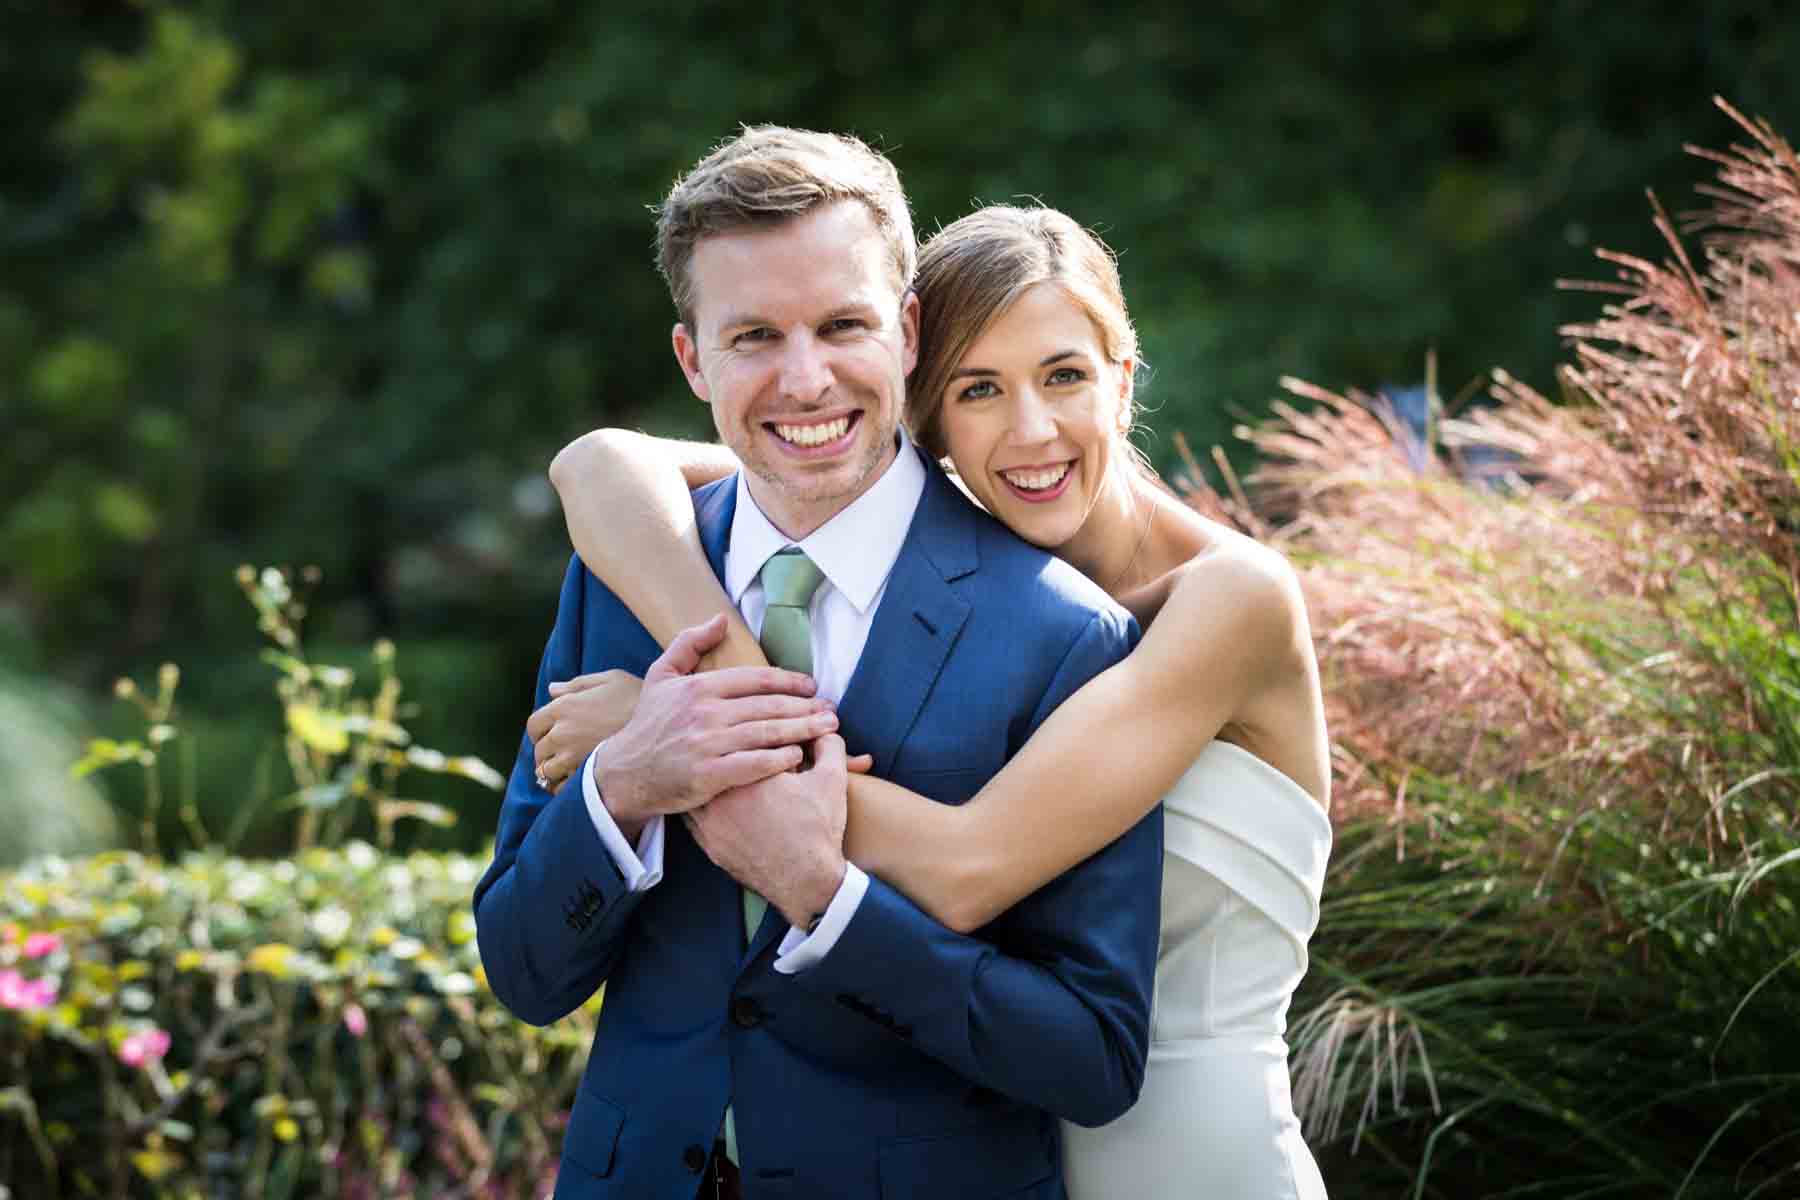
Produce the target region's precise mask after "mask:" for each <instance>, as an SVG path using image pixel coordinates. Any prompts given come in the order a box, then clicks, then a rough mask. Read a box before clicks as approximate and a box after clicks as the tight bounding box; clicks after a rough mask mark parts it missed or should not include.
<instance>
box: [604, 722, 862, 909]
mask: <svg viewBox="0 0 1800 1200" xmlns="http://www.w3.org/2000/svg"><path fill="white" fill-rule="evenodd" d="M599 753H600V752H599V750H598V749H596V750H595V751H594V753H593V754H590V755H588V757H587V761H586V762H585V763H583V764H582V765H581V798H582V799H583V800H586V801H587V810H588V818H589V819H590V820H592V821H593V822H594V832H596V833H598V834H599V835H600V844H601V845H603V846H605V847H606V853H607V854H608V855H609V856H611V858H612V860H613V865H614V866H616V867H618V868H619V874H621V875H623V876H624V877H625V890H626V891H628V892H643V891H648V890H649V889H650V888H652V887H655V886H656V885H657V884H658V883H661V882H662V876H663V819H662V816H661V815H660V814H659V815H657V816H654V817H651V818H650V819H649V820H648V821H646V822H644V830H643V832H642V833H640V834H638V841H637V846H636V847H633V846H632V845H631V843H630V842H628V841H626V840H625V834H624V833H623V832H621V831H620V829H619V823H618V822H617V821H615V820H613V816H612V814H611V813H609V812H607V811H606V803H605V801H603V800H601V799H600V786H599V785H598V784H596V783H595V782H594V759H595V758H597V757H598V756H599ZM864 886H867V880H865V881H864Z"/></svg>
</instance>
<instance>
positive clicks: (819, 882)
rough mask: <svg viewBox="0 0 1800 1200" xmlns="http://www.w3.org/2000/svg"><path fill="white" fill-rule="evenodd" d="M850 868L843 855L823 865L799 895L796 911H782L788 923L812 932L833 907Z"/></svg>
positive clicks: (810, 877)
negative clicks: (832, 904) (832, 903)
mask: <svg viewBox="0 0 1800 1200" xmlns="http://www.w3.org/2000/svg"><path fill="white" fill-rule="evenodd" d="M848 870H849V865H848V864H847V863H846V862H845V860H844V859H843V857H842V856H841V855H840V856H839V857H838V858H836V859H835V860H833V861H832V862H830V863H826V864H823V865H821V867H820V869H819V870H818V871H817V872H814V873H813V874H811V875H810V876H809V877H808V882H807V885H806V887H805V889H804V890H803V891H801V892H800V894H799V895H798V896H797V901H798V904H797V906H796V908H795V909H794V911H792V912H784V913H782V916H784V917H786V918H787V922H788V924H789V925H791V926H793V927H794V928H795V929H804V930H805V931H806V932H808V933H811V932H812V931H813V929H814V928H815V927H816V926H817V925H818V923H819V920H820V918H822V917H823V916H824V915H825V910H826V909H827V908H830V907H831V902H832V900H833V899H834V898H836V896H837V894H838V889H839V888H841V887H843V886H844V875H845V873H846V872H847V871H848Z"/></svg>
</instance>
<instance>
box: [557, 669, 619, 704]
mask: <svg viewBox="0 0 1800 1200" xmlns="http://www.w3.org/2000/svg"><path fill="white" fill-rule="evenodd" d="M611 674H613V672H611V671H592V672H589V673H588V674H586V675H577V676H576V677H575V678H573V679H553V680H551V681H550V695H551V697H552V698H554V697H557V696H567V695H569V694H570V693H571V692H585V691H587V690H588V689H589V688H594V687H599V686H600V685H601V684H602V683H605V682H606V677H607V676H608V675H611Z"/></svg>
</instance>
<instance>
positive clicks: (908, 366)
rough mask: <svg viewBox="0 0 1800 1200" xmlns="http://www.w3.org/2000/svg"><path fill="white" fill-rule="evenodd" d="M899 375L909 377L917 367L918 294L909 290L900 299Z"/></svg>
mask: <svg viewBox="0 0 1800 1200" xmlns="http://www.w3.org/2000/svg"><path fill="white" fill-rule="evenodd" d="M900 338H901V346H902V351H901V362H902V363H903V364H904V365H905V367H904V370H902V371H901V374H902V375H904V376H908V377H910V376H911V375H912V373H913V368H914V367H916V366H918V365H919V293H917V292H915V291H913V290H912V289H911V288H907V289H906V295H904V296H902V297H901V298H900Z"/></svg>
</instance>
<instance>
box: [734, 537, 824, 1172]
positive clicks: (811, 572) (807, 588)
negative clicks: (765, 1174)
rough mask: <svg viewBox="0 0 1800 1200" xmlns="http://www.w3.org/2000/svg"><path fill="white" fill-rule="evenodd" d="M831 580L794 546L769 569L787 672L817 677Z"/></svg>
mask: <svg viewBox="0 0 1800 1200" xmlns="http://www.w3.org/2000/svg"><path fill="white" fill-rule="evenodd" d="M824 581H825V573H824V572H823V571H821V570H819V568H818V566H817V565H815V564H814V563H813V560H812V559H810V558H808V557H806V554H805V552H804V551H802V550H801V549H800V547H798V546H789V547H788V548H787V549H785V550H782V551H780V552H778V553H776V554H774V555H771V556H770V558H769V561H768V562H766V563H764V564H763V569H762V585H763V597H764V599H765V600H766V601H767V602H768V608H767V610H766V611H765V612H764V613H763V627H762V648H763V653H764V654H766V655H768V658H769V664H770V665H771V666H776V667H780V668H782V669H783V670H785V671H799V672H800V673H801V674H803V675H811V674H812V614H811V612H810V611H809V610H810V609H811V607H812V598H813V593H814V592H816V591H818V590H819V585H820V584H821V583H823V582H824ZM739 890H740V891H741V892H742V893H743V898H744V939H745V941H746V942H748V941H749V939H751V938H753V937H755V936H756V927H757V926H758V925H761V924H762V919H763V913H765V912H766V911H768V908H769V902H768V901H767V900H765V899H763V898H762V897H761V896H760V895H758V894H757V893H755V892H753V891H751V890H750V889H749V888H741V889H739ZM725 1157H727V1158H729V1159H730V1160H731V1161H732V1162H733V1163H736V1162H737V1161H738V1147H737V1114H736V1112H735V1111H734V1110H733V1109H732V1108H731V1107H730V1106H727V1107H726V1109H725Z"/></svg>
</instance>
